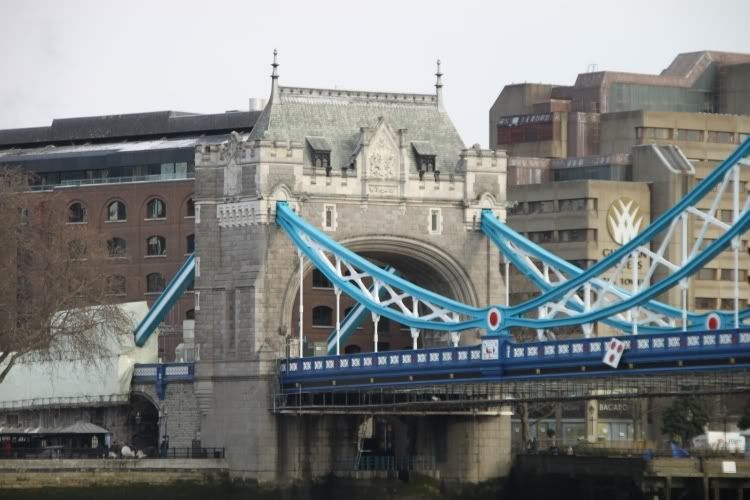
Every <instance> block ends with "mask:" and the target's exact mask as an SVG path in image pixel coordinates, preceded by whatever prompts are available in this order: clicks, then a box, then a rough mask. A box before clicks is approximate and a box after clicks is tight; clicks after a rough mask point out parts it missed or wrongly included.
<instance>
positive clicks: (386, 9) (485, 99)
mask: <svg viewBox="0 0 750 500" xmlns="http://www.w3.org/2000/svg"><path fill="white" fill-rule="evenodd" d="M748 20H750V1H748V0H713V1H711V2H706V1H705V0H701V1H699V0H680V1H673V0H669V1H667V0H647V1H642V0H632V1H627V0H626V1H618V2H606V1H579V2H576V1H572V0H571V1H567V2H562V1H541V0H534V1H513V2H501V1H495V2H479V1H473V0H461V1H451V2H443V1H438V0H433V1H408V0H401V1H390V0H381V1H376V2H373V1H370V2H358V1H338V0H337V1H334V0H331V1H327V0H319V1H290V0H287V1H279V0H276V1H265V2H250V1H228V0H227V1H224V0H213V1H192V0H181V1H177V0H175V1H157V0H148V1H143V0H126V1H123V0H120V1H117V2H115V1H105V0H96V1H94V0H89V1H86V0H77V1H63V0H48V1H42V0H38V1H37V0H0V128H14V127H27V126H39V125H49V124H50V122H51V120H52V119H53V118H62V117H71V116H88V115H100V114H120V113H132V112H140V111H156V110H164V109H174V110H182V111H194V112H202V113H212V112H222V111H226V110H229V109H245V108H246V107H247V105H248V98H250V97H267V95H268V93H269V89H270V79H269V75H270V72H271V68H270V66H269V64H270V63H271V57H272V56H271V53H272V51H273V49H274V48H278V50H279V63H280V64H281V66H280V67H279V74H280V75H281V77H280V81H281V84H282V85H298V86H310V87H338V88H350V89H363V90H387V91H401V92H419V93H430V92H433V91H434V87H433V85H434V81H435V77H434V75H433V73H435V59H436V58H438V57H439V58H440V59H442V61H443V71H444V73H445V76H444V83H445V89H444V93H445V100H446V105H447V109H448V112H449V113H450V115H451V117H452V118H453V121H454V123H455V124H456V127H457V128H458V130H459V132H460V133H461V135H462V137H463V139H464V142H465V143H466V144H467V145H471V144H473V143H475V142H479V143H480V144H482V145H484V146H486V145H487V138H488V124H487V122H488V118H487V116H488V111H489V108H490V106H491V105H492V103H493V101H494V100H495V98H496V97H497V94H498V93H499V92H500V90H501V89H502V87H503V85H506V84H509V83H514V82H523V81H529V82H549V83H559V84H570V83H572V82H573V81H574V80H575V77H576V75H577V74H578V73H580V72H584V71H586V69H587V67H588V66H589V64H592V63H595V64H597V65H598V68H599V69H600V70H604V69H608V70H618V71H632V72H640V73H658V72H660V71H661V70H662V69H663V68H665V67H666V66H667V65H669V63H670V61H671V60H672V59H673V58H674V56H675V55H676V54H677V53H679V52H692V51H696V50H703V49H712V50H725V51H733V52H750V31H748V28H747V22H748Z"/></svg>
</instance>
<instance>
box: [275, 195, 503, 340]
mask: <svg viewBox="0 0 750 500" xmlns="http://www.w3.org/2000/svg"><path fill="white" fill-rule="evenodd" d="M276 223H277V224H278V225H279V226H280V227H281V228H282V229H284V231H285V232H286V233H287V236H289V238H290V239H291V240H292V242H293V243H294V244H295V246H296V247H297V248H298V249H299V250H301V251H302V252H303V253H304V254H305V256H306V257H307V258H308V259H310V260H311V261H312V263H313V265H315V267H316V268H318V270H320V272H322V273H323V274H324V275H325V276H326V278H328V279H329V280H330V281H331V283H333V284H334V285H335V286H338V287H339V288H340V289H341V290H342V291H343V292H344V293H346V294H347V295H349V296H350V297H352V298H353V299H354V300H355V301H357V302H359V303H360V304H363V305H364V306H365V307H366V308H367V309H368V310H369V311H370V312H373V313H376V314H379V315H381V316H385V317H386V318H389V319H391V320H393V321H396V322H399V323H401V324H402V325H404V326H408V327H410V328H416V329H420V330H423V329H426V330H439V331H453V332H458V331H463V330H468V329H472V328H480V329H483V330H487V331H495V332H497V328H494V329H493V328H491V327H490V325H489V320H488V317H489V316H491V315H492V313H496V314H497V315H498V317H497V319H498V320H499V319H500V317H499V316H500V313H499V308H497V307H495V308H492V307H485V308H478V307H473V306H469V305H466V304H462V303H461V302H457V301H455V300H453V299H449V298H447V297H444V296H442V295H439V294H436V293H434V292H431V291H429V290H426V289H424V288H422V287H419V286H417V285H415V284H413V283H410V282H408V281H406V280H404V279H403V278H400V277H398V276H395V275H393V274H390V273H388V272H387V271H386V270H384V269H381V268H380V267H378V266H376V265H374V264H372V263H371V262H369V261H368V260H367V259H365V258H363V257H361V256H359V255H357V254H356V253H354V252H352V251H351V250H349V249H347V248H346V247H344V246H343V245H341V244H339V243H337V242H336V241H334V240H332V239H331V238H329V237H328V236H326V235H325V234H323V233H322V232H321V231H319V230H318V229H316V228H315V227H313V226H312V225H311V224H309V223H308V222H306V221H305V220H304V219H302V218H301V217H300V216H298V215H297V214H295V213H294V211H293V210H292V209H291V207H289V205H287V204H286V203H285V202H278V203H277V205H276ZM321 251H322V252H327V253H330V254H331V255H332V256H334V257H335V258H337V259H341V260H343V261H345V262H347V263H349V264H350V265H351V266H353V267H354V268H356V269H357V270H358V271H359V272H361V273H365V274H366V275H367V276H368V277H370V278H372V279H373V280H376V281H377V282H379V283H381V284H382V286H383V287H384V288H386V287H388V288H390V289H391V290H393V291H394V293H395V295H390V293H391V292H390V291H389V296H390V298H389V300H392V302H391V303H388V304H386V303H381V302H379V301H375V300H374V299H373V297H372V296H370V295H369V294H367V293H365V291H364V290H362V289H361V288H359V287H358V286H357V285H356V284H355V283H354V282H353V281H352V280H351V279H347V278H346V277H344V276H340V275H339V274H338V273H337V271H336V268H335V265H334V264H333V263H332V262H331V261H330V260H329V258H328V256H325V255H322V254H321V253H320V252H321ZM394 296H395V297H396V298H395V299H394V298H393V297H394ZM402 299H408V300H418V301H420V302H421V303H423V304H431V305H432V306H434V307H438V308H442V309H443V310H444V311H445V312H446V314H455V315H456V316H458V318H457V319H456V320H455V321H436V320H435V319H423V318H422V315H420V314H410V313H406V312H404V309H403V308H400V307H399V303H398V302H399V301H401V300H402ZM400 305H401V306H403V302H401V303H400ZM389 306H394V307H389ZM498 323H499V321H498Z"/></svg>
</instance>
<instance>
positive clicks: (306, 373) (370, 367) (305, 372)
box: [280, 329, 750, 389]
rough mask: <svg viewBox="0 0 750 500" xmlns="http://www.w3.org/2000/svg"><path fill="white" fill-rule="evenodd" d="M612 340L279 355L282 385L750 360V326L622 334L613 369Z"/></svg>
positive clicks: (485, 342) (654, 368)
mask: <svg viewBox="0 0 750 500" xmlns="http://www.w3.org/2000/svg"><path fill="white" fill-rule="evenodd" d="M611 340H612V337H597V338H589V339H579V338H576V339H571V340H555V341H545V342H529V343H516V342H513V341H511V340H509V339H507V338H503V337H500V338H498V337H484V338H483V339H482V343H481V344H479V345H474V346H461V347H447V348H439V349H419V350H408V351H386V352H378V353H374V352H371V353H358V354H347V355H342V356H317V357H309V358H295V359H288V360H283V361H282V362H281V364H280V375H281V382H282V386H284V387H286V388H288V389H291V388H295V387H302V386H304V387H313V386H317V387H322V386H329V387H330V386H332V385H337V384H338V385H343V386H347V385H357V384H359V385H362V384H364V385H370V384H373V383H374V384H376V385H377V384H383V385H388V384H391V383H398V384H408V383H412V382H414V383H417V382H421V383H424V381H425V380H429V381H430V382H438V381H441V380H442V381H449V380H454V378H455V380H462V381H466V380H467V379H471V380H472V381H476V382H484V381H487V380H489V379H490V378H491V379H494V380H500V381H501V380H503V379H507V380H512V379H518V378H529V377H535V376H536V377H555V376H558V377H570V376H585V375H590V374H591V373H592V372H595V373H596V374H597V376H602V375H603V376H608V375H622V374H623V371H624V370H627V371H628V373H633V374H642V373H647V372H649V371H650V372H653V373H661V372H665V371H680V370H684V369H698V368H700V369H711V370H713V369H722V370H728V369H737V368H743V369H747V368H748V367H750V329H740V330H715V331H703V332H687V333H685V332H673V333H660V334H652V335H646V336H640V337H638V336H632V337H628V338H620V340H621V341H622V342H623V343H624V347H625V350H624V353H623V355H622V359H621V362H620V364H619V368H617V369H613V368H610V367H608V366H606V365H605V364H604V363H603V358H604V354H605V352H606V350H607V344H608V343H609V342H611Z"/></svg>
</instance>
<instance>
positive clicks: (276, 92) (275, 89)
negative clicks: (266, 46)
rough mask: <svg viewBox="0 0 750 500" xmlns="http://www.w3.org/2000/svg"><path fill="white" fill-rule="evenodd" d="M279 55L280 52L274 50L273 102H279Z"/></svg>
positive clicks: (272, 74) (272, 73)
mask: <svg viewBox="0 0 750 500" xmlns="http://www.w3.org/2000/svg"><path fill="white" fill-rule="evenodd" d="M277 54H278V51H277V50H276V49H273V64H271V66H272V67H273V71H272V72H271V102H278V101H279V82H278V80H279V72H278V70H277V68H278V67H279V63H278V62H276V55H277Z"/></svg>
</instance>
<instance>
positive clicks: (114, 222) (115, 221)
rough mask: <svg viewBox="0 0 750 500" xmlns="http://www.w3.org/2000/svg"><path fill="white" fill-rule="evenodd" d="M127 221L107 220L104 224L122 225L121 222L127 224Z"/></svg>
mask: <svg viewBox="0 0 750 500" xmlns="http://www.w3.org/2000/svg"><path fill="white" fill-rule="evenodd" d="M127 221H128V219H117V220H109V219H107V220H105V221H104V223H105V224H122V223H123V222H127Z"/></svg>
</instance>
